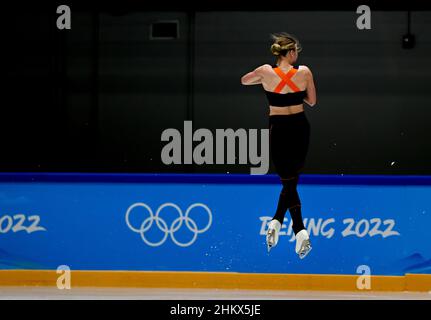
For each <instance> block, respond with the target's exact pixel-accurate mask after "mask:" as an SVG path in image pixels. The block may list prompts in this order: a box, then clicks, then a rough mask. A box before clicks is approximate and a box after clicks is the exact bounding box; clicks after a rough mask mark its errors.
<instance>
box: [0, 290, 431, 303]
mask: <svg viewBox="0 0 431 320" xmlns="http://www.w3.org/2000/svg"><path fill="white" fill-rule="evenodd" d="M0 299H1V300H21V299H23V300H280V299H281V300H431V292H428V293H427V292H342V291H282V290H221V289H169V288H163V289H159V288H150V289H149V288H145V289H142V288H71V289H69V290H67V289H65V290H59V289H57V288H56V287H1V288H0Z"/></svg>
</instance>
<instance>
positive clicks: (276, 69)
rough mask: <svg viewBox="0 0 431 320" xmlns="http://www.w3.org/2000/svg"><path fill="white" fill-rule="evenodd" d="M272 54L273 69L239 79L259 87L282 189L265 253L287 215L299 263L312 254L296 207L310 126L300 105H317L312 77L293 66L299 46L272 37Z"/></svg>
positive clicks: (304, 68)
mask: <svg viewBox="0 0 431 320" xmlns="http://www.w3.org/2000/svg"><path fill="white" fill-rule="evenodd" d="M272 39H273V40H274V43H273V44H272V46H271V52H272V53H273V54H274V55H275V56H276V57H277V63H276V65H273V66H271V65H269V64H264V65H262V66H260V67H258V68H256V69H255V70H254V71H252V72H249V73H247V74H246V75H244V76H243V77H242V78H241V83H242V84H243V85H254V84H261V85H262V86H263V89H264V91H265V94H266V96H267V98H268V101H269V104H270V106H269V109H270V112H269V132H270V134H269V140H270V141H269V142H270V147H269V148H270V154H271V158H272V161H273V163H274V167H275V169H276V172H277V174H278V175H279V177H280V180H281V183H282V185H283V188H282V190H281V192H280V197H279V200H278V205H277V210H276V212H275V215H274V217H273V219H272V220H271V221H270V222H269V223H268V231H267V234H266V243H267V246H268V251H269V250H270V249H271V248H272V247H274V246H276V245H277V242H278V233H279V231H280V229H281V225H282V224H283V220H284V216H285V214H286V211H287V210H289V212H290V216H291V218H292V222H293V223H292V229H293V231H294V233H295V238H296V246H295V251H296V253H297V254H298V255H299V257H300V258H301V259H303V258H305V256H306V255H307V254H308V253H309V252H310V250H311V243H310V238H309V235H308V232H307V230H306V229H305V227H304V224H303V221H302V214H301V202H300V199H299V195H298V192H297V189H296V187H297V184H298V178H299V174H300V171H301V170H302V168H303V167H304V164H305V158H306V155H307V151H308V144H309V136H310V124H309V122H308V120H307V118H306V116H305V112H304V107H303V102H306V103H307V104H308V105H310V106H311V107H312V106H314V105H315V104H316V89H315V86H314V80H313V74H312V73H311V70H310V69H309V68H308V67H307V66H304V65H294V64H295V63H296V60H297V59H298V52H300V51H301V47H300V44H299V41H298V40H297V39H296V38H295V37H294V36H292V35H290V34H288V33H280V34H275V35H272Z"/></svg>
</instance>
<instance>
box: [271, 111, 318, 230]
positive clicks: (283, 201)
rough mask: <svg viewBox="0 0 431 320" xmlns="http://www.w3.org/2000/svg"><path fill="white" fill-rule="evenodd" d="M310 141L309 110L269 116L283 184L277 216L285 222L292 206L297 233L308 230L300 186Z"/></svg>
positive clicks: (272, 155) (279, 173)
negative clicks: (303, 214)
mask: <svg viewBox="0 0 431 320" xmlns="http://www.w3.org/2000/svg"><path fill="white" fill-rule="evenodd" d="M309 140H310V124H309V122H308V120H307V118H306V116H305V112H300V113H295V114H293V115H272V116H269V143H270V154H271V159H272V162H273V163H274V166H275V170H276V172H277V174H278V175H279V177H280V180H281V183H282V185H283V189H282V190H281V192H280V197H279V200H278V206H277V211H276V213H275V215H274V218H273V219H277V220H278V221H280V223H281V224H283V220H284V216H285V214H286V211H287V209H289V212H290V215H291V218H292V222H293V224H292V229H293V231H294V232H295V234H297V233H298V232H299V231H301V230H302V229H304V224H303V222H302V214H301V201H300V199H299V195H298V191H297V185H298V179H299V174H300V172H301V170H302V168H303V167H304V164H305V158H306V156H307V152H308V145H309Z"/></svg>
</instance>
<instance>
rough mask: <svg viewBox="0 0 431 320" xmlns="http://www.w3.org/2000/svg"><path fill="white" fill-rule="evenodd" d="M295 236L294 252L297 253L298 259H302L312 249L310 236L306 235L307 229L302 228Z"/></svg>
mask: <svg viewBox="0 0 431 320" xmlns="http://www.w3.org/2000/svg"><path fill="white" fill-rule="evenodd" d="M295 238H296V247H295V252H296V253H297V254H298V255H299V258H300V259H304V258H305V257H306V256H307V254H308V253H309V252H310V251H311V249H312V247H311V243H310V237H309V235H308V232H307V230H305V229H302V230H301V231H299V232H298V234H297V235H296V236H295Z"/></svg>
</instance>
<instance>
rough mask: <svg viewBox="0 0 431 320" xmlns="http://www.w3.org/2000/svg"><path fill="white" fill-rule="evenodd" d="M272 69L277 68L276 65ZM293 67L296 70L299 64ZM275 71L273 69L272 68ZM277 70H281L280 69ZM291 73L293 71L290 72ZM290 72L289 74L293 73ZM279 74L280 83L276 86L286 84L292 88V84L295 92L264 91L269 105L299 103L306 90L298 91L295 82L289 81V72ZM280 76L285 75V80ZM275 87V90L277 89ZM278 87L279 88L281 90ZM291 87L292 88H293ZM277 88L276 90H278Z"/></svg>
mask: <svg viewBox="0 0 431 320" xmlns="http://www.w3.org/2000/svg"><path fill="white" fill-rule="evenodd" d="M272 67H273V68H274V69H276V68H278V66H276V65H275V66H272ZM293 68H294V69H296V70H298V69H299V66H294V67H293ZM274 71H275V70H274ZM279 72H282V71H281V70H280V71H279ZM292 73H293V74H294V73H295V72H292ZM293 74H291V76H292V75H293ZM279 76H280V81H281V82H280V84H279V85H278V86H277V88H279V87H281V88H282V87H284V86H285V85H288V86H290V87H291V88H292V86H294V88H296V92H288V93H277V92H271V91H266V90H265V89H264V91H265V94H266V97H267V98H268V102H269V104H270V105H271V106H279V107H287V106H293V105H297V104H301V103H303V100H304V98H305V97H306V96H307V91H306V90H304V91H299V88H297V87H296V86H295V84H294V83H293V82H291V81H290V82H289V72H288V73H287V74H282V73H281V74H279ZM282 76H284V77H287V82H286V80H285V79H283V78H282ZM277 88H276V91H277ZM281 88H280V90H281ZM294 88H292V89H294ZM280 90H278V91H280Z"/></svg>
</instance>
